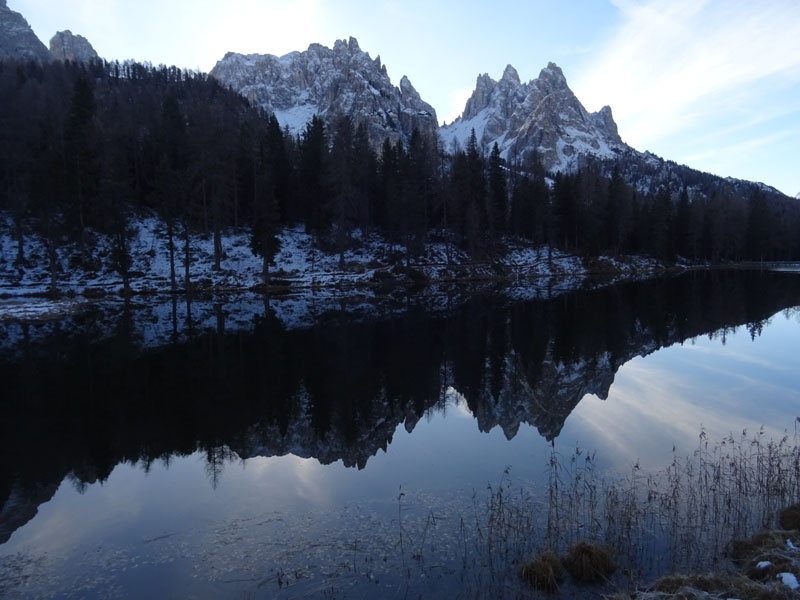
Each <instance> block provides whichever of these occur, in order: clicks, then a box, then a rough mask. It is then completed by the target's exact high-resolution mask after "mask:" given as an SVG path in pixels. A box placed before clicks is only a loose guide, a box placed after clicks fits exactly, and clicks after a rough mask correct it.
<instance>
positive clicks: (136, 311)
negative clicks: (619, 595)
mask: <svg viewBox="0 0 800 600" xmlns="http://www.w3.org/2000/svg"><path fill="white" fill-rule="evenodd" d="M798 305H800V274H797V273H776V272H755V271H738V272H737V271H697V272H690V273H685V274H681V275H668V276H663V277H661V278H658V279H654V280H650V281H644V282H633V283H620V284H615V285H610V284H609V285H600V284H597V285H596V286H586V287H585V289H581V290H564V289H558V286H542V287H540V288H530V289H503V288H500V289H492V288H490V287H489V288H482V289H480V290H464V289H439V288H430V289H426V290H424V291H422V292H419V293H413V294H412V293H406V292H396V293H394V294H387V295H384V296H380V297H374V296H371V295H363V296H353V295H344V296H338V295H336V293H334V292H331V291H330V290H329V291H318V292H315V293H312V292H305V293H303V294H295V295H292V296H280V297H272V298H262V297H259V296H250V295H238V296H231V297H229V298H221V299H214V300H202V299H197V300H195V301H192V302H189V303H187V302H186V300H185V299H183V298H180V299H177V298H176V299H170V298H167V299H165V300H163V301H160V300H154V299H144V298H136V299H134V301H132V302H131V303H129V304H127V305H125V304H122V303H116V302H110V301H98V302H95V303H93V304H90V305H88V306H84V307H82V308H81V310H79V311H75V312H74V313H73V314H70V315H69V316H66V317H64V318H60V319H48V320H45V321H37V322H17V321H7V322H4V323H0V381H2V386H3V391H2V398H3V400H2V410H3V419H2V424H0V434H2V435H1V436H0V439H1V440H2V441H0V445H1V446H2V452H1V453H0V502H2V511H0V596H3V597H9V598H27V597H44V598H72V597H86V598H105V597H113V598H139V597H144V596H153V597H164V598H167V597H176V598H177V597H180V598H273V597H275V598H297V597H326V598H344V597H346V598H360V597H364V598H371V597H385V598H394V597H403V598H405V597H442V596H444V597H454V596H457V595H459V594H460V595H462V596H467V597H471V596H484V597H501V596H507V597H527V595H528V594H531V595H532V594H533V593H532V592H530V591H529V590H527V589H526V588H525V587H524V585H523V584H521V583H520V582H519V581H518V580H517V579H516V577H515V572H516V569H517V568H518V564H519V561H520V560H521V559H523V558H524V557H525V556H526V555H527V554H530V553H532V552H534V551H535V550H536V549H537V548H542V547H544V546H547V545H551V546H556V547H558V548H562V547H563V546H564V545H565V544H567V543H568V542H570V541H571V540H574V539H577V538H578V537H579V536H580V535H583V533H582V532H585V533H586V535H588V536H590V537H594V538H598V539H602V540H605V541H606V542H611V541H612V540H613V539H615V538H614V537H613V536H615V535H618V534H619V531H618V529H619V527H618V525H617V524H613V523H612V524H609V523H607V522H606V521H607V520H608V516H609V515H611V514H612V513H611V512H609V511H608V510H605V509H603V503H604V500H603V499H604V498H605V502H606V503H609V504H620V503H622V502H623V500H621V499H620V498H619V497H617V496H614V494H616V493H617V492H616V491H614V490H615V489H616V488H614V487H613V486H614V485H617V484H616V483H614V482H616V481H619V480H622V481H625V478H629V479H630V480H631V481H633V482H634V483H635V484H636V485H639V480H640V479H641V480H642V483H641V485H642V486H643V487H642V489H643V490H647V489H648V486H651V487H652V489H655V488H656V487H657V483H653V482H656V481H657V478H653V479H652V480H650V481H645V474H646V473H668V472H669V469H670V465H673V466H674V465H675V464H678V463H679V462H680V461H682V460H684V458H685V457H692V456H694V457H697V456H700V459H701V460H703V459H704V457H713V456H715V453H716V452H719V448H720V446H719V444H722V447H723V452H727V451H728V450H724V448H737V450H736V451H737V452H742V448H745V447H746V448H752V447H753V446H754V444H756V445H758V447H759V448H761V447H762V445H763V447H764V448H767V447H768V446H769V444H770V443H771V442H772V443H774V444H780V440H781V439H782V438H784V437H787V439H788V442H784V446H781V447H788V446H791V445H792V444H794V445H795V446H796V440H797V437H796V435H797V430H796V426H797V420H798V418H800V369H798V368H797V364H798V363H797V357H798V356H800V310H798V308H797V307H798ZM753 440H756V441H755V442H754V441H753ZM726 444H727V445H726ZM737 444H738V445H737ZM775 447H778V446H775ZM748 452H752V450H748ZM769 452H772V450H769ZM720 489H721V488H720ZM587 490H588V491H587ZM600 492H602V493H600ZM720 493H721V492H720ZM788 493H791V490H789V492H788ZM570 494H572V495H570ZM593 498H595V499H597V500H598V501H597V502H595V500H593ZM609 498H612V499H613V501H610V500H609ZM759 510H761V508H759V507H750V506H749V505H748V507H747V508H746V509H745V508H742V515H743V516H742V517H741V522H740V523H739V524H738V525H736V527H739V529H736V531H737V532H738V533H742V532H744V531H745V530H746V529H748V528H757V527H758V526H760V525H761V523H760V522H756V521H758V519H759V518H760V519H761V521H763V520H764V519H765V518H766V517H758V516H757V517H754V518H753V519H751V520H746V519H747V518H750V517H747V516H746V515H745V513H747V514H750V513H752V514H754V515H755V514H757V513H758V511H759ZM748 511H749V512H748ZM589 513H591V516H590V517H589V518H588V519H586V518H584V517H586V515H587V514H589ZM637 514H638V513H637ZM758 514H760V513H758ZM641 515H642V518H641V519H640V521H641V522H640V523H639V524H638V525H637V527H638V529H636V534H635V535H636V536H639V537H637V540H638V542H637V547H636V549H635V552H633V551H631V553H629V554H630V556H628V555H627V554H626V556H620V560H619V562H620V564H623V565H627V567H626V569H625V571H626V573H628V574H630V573H634V572H636V573H638V574H639V576H641V577H650V576H653V575H656V574H658V573H659V572H661V571H662V570H664V569H668V568H670V566H673V565H676V564H678V565H681V564H684V563H682V562H681V561H680V560H677V559H675V558H674V557H671V556H670V554H669V553H670V552H671V551H672V550H671V546H670V542H669V541H667V540H666V537H665V535H662V534H661V533H659V532H660V529H659V530H657V528H656V521H658V523H659V524H658V527H661V525H660V523H661V521H662V520H661V519H659V518H656V517H654V516H653V515H655V513H652V514H651V513H648V512H647V511H642V512H641ZM648 515H649V516H648ZM648 519H651V520H648ZM578 521H580V523H579V524H578ZM559 524H561V525H559ZM612 525H613V527H612ZM639 525H641V527H639ZM556 526H558V527H560V529H557V527H556ZM614 527H616V528H617V529H614ZM631 531H632V530H630V529H629V530H627V532H626V535H627V536H628V537H630V536H631ZM713 543H714V544H716V545H717V546H718V545H719V544H721V543H724V541H721V540H714V541H713ZM673 550H674V548H673ZM622 553H623V552H622V551H621V554H622ZM634 554H635V555H636V556H634ZM683 558H684V559H685V563H686V565H687V566H692V565H693V564H695V562H693V561H702V560H704V559H703V558H702V557H698V556H688V555H687V556H686V557H683ZM626 561H630V562H626ZM697 564H700V563H697ZM625 585H627V583H626V581H625V580H624V579H623V578H622V576H621V575H620V576H618V578H617V579H615V580H614V581H612V582H610V583H609V586H611V588H610V589H620V588H622V587H624V586H625Z"/></svg>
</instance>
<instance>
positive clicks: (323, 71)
mask: <svg viewBox="0 0 800 600" xmlns="http://www.w3.org/2000/svg"><path fill="white" fill-rule="evenodd" d="M209 74H210V76H211V77H214V78H215V79H217V80H218V81H220V82H221V83H223V84H224V85H227V86H230V87H231V88H232V89H234V90H236V91H238V92H239V93H240V94H242V95H243V96H244V97H246V98H247V99H248V100H249V101H250V102H251V103H253V104H254V105H256V106H259V107H261V108H263V109H265V110H268V111H269V112H272V113H274V114H275V116H276V117H277V118H278V122H279V123H280V124H281V126H282V127H288V128H289V130H290V131H291V132H292V133H300V132H301V131H302V129H303V128H304V127H305V125H306V123H307V122H308V121H310V120H311V117H312V115H314V114H316V115H318V116H320V117H322V118H324V119H326V120H328V121H331V120H332V119H333V118H334V117H336V116H338V115H347V116H349V117H351V118H352V119H353V121H354V122H355V123H356V124H363V125H364V126H365V127H366V129H367V135H368V137H369V139H370V142H371V144H372V146H373V148H376V149H377V148H379V147H380V145H381V144H382V143H383V141H384V139H386V138H389V140H390V141H391V142H392V143H394V142H396V141H398V140H399V139H402V140H403V141H404V142H407V141H408V140H409V139H410V137H411V134H412V132H413V131H414V129H418V130H420V132H422V133H423V134H427V135H433V134H435V132H436V129H437V127H438V121H437V118H436V111H435V110H434V108H433V107H432V106H431V105H430V104H428V103H426V102H424V101H423V100H422V98H421V97H420V95H419V93H418V92H417V90H416V89H414V86H413V85H412V84H411V81H410V80H409V79H408V77H407V76H405V75H404V76H403V77H402V78H401V80H400V83H399V85H398V86H394V85H393V84H392V82H391V80H390V78H389V75H388V73H387V70H386V66H385V65H383V64H382V63H381V59H380V56H377V57H376V58H375V59H373V58H371V57H370V55H369V53H368V52H364V51H363V50H361V48H360V47H359V45H358V40H356V39H355V38H353V37H351V38H349V39H348V40H337V41H336V42H335V43H334V45H333V48H327V47H326V46H323V45H321V44H311V45H310V46H309V47H308V49H307V50H305V51H303V52H298V51H295V52H290V53H288V54H285V55H283V56H274V55H271V54H248V55H244V54H239V53H235V52H228V53H227V54H226V55H225V57H224V58H223V59H222V60H220V61H219V62H217V64H216V65H215V66H214V68H213V69H211V71H210V73H209Z"/></svg>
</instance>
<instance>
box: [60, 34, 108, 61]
mask: <svg viewBox="0 0 800 600" xmlns="http://www.w3.org/2000/svg"><path fill="white" fill-rule="evenodd" d="M50 54H52V55H53V58H54V59H55V60H61V61H68V60H71V61H74V62H79V63H89V62H91V61H92V60H94V59H96V58H98V56H97V52H95V49H94V48H92V45H91V44H90V43H89V40H87V39H86V38H85V37H83V36H82V35H73V33H72V32H71V31H70V30H69V29H67V30H66V31H59V32H58V33H56V34H55V35H54V36H53V37H52V39H51V40H50Z"/></svg>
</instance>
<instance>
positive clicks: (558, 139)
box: [439, 63, 628, 170]
mask: <svg viewBox="0 0 800 600" xmlns="http://www.w3.org/2000/svg"><path fill="white" fill-rule="evenodd" d="M472 130H474V131H475V135H476V138H477V141H478V144H479V145H480V146H481V148H482V149H483V150H484V151H487V152H488V151H489V150H490V149H491V147H492V145H493V144H495V143H497V145H498V147H499V148H500V152H501V154H502V156H503V157H504V158H508V159H510V158H520V159H522V158H524V157H525V156H526V155H527V154H529V153H530V152H532V151H536V152H537V153H538V156H539V158H540V159H541V160H542V162H543V164H544V167H545V168H546V169H547V170H568V169H570V168H573V167H575V166H576V165H577V161H578V157H579V156H581V155H592V156H596V157H598V158H603V159H613V158H614V157H615V156H617V155H619V154H621V153H623V152H624V151H625V150H627V149H628V146H626V145H625V144H624V143H623V142H622V140H621V139H620V137H619V133H618V132H617V125H616V123H614V118H613V117H612V115H611V109H610V108H609V107H608V106H606V107H603V108H602V109H601V110H600V111H599V112H596V113H589V112H588V111H587V110H586V109H585V108H584V107H583V105H582V104H581V103H580V101H579V100H578V99H577V98H576V97H575V94H573V92H572V90H570V88H569V86H568V85H567V80H566V78H565V77H564V73H563V72H562V71H561V69H560V68H559V67H558V66H557V65H555V64H554V63H549V64H548V65H547V67H546V68H544V69H542V71H541V72H540V73H539V77H538V78H537V79H534V80H532V81H530V82H528V83H522V82H520V79H519V74H518V73H517V71H516V69H514V67H512V66H511V65H508V66H507V67H506V69H505V71H504V73H503V76H502V77H501V78H500V80H499V81H495V80H494V79H492V78H491V77H489V75H488V74H483V75H480V76H478V80H477V82H476V85H475V91H474V92H473V94H472V96H471V97H470V99H469V100H468V101H467V104H466V107H465V108H464V112H463V114H462V115H461V116H460V117H459V118H458V119H456V120H455V121H454V122H453V123H452V124H450V125H446V126H444V127H442V128H441V129H440V131H439V135H440V138H441V140H442V142H443V143H444V145H445V148H446V149H448V150H449V149H451V148H452V147H453V145H454V144H458V146H460V147H461V148H464V147H465V146H466V144H467V141H468V140H469V137H470V135H471V132H472Z"/></svg>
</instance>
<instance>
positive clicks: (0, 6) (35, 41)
mask: <svg viewBox="0 0 800 600" xmlns="http://www.w3.org/2000/svg"><path fill="white" fill-rule="evenodd" d="M9 58H11V59H25V60H29V59H33V60H37V61H40V62H49V61H50V60H51V58H52V57H51V55H50V51H49V50H48V49H47V48H46V47H45V45H44V44H43V43H42V42H41V41H40V40H39V38H37V37H36V34H35V33H34V32H33V29H31V26H30V25H28V22H27V21H26V20H25V18H24V17H23V16H22V15H21V14H19V13H18V12H15V11H13V10H11V9H10V8H8V5H7V4H6V0H0V60H3V59H9Z"/></svg>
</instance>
